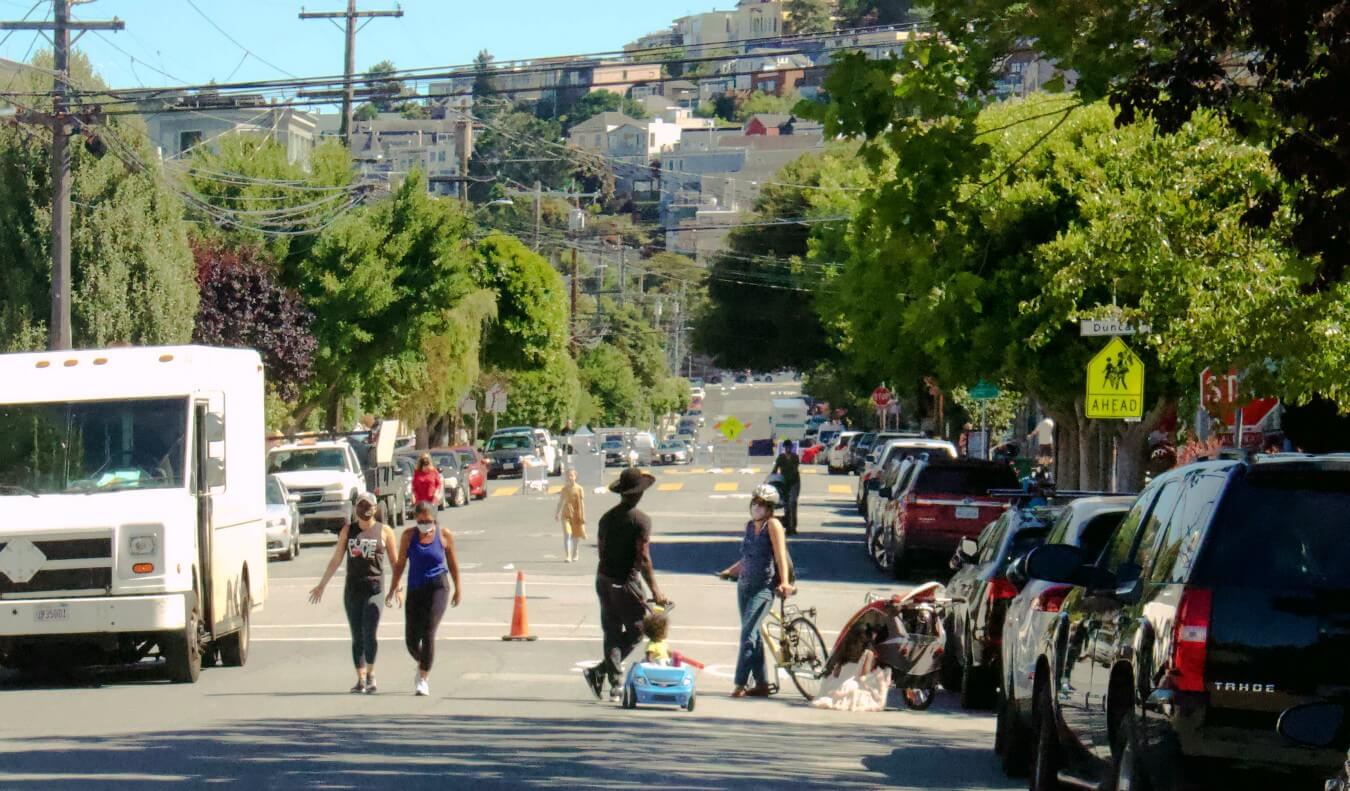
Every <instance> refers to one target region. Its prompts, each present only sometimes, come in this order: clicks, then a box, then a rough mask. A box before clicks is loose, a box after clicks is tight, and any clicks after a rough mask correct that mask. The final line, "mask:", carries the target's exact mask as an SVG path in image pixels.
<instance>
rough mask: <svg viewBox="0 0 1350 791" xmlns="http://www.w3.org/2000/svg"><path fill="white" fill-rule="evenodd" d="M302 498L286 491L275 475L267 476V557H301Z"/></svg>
mask: <svg viewBox="0 0 1350 791" xmlns="http://www.w3.org/2000/svg"><path fill="white" fill-rule="evenodd" d="M299 502H300V497H299V495H294V494H291V493H290V492H288V491H286V484H284V483H282V482H281V478H279V477H277V476H275V475H269V476H267V517H266V518H267V557H268V558H273V557H276V558H280V559H281V560H295V559H296V557H298V556H299V555H300V508H299V505H298V504H299Z"/></svg>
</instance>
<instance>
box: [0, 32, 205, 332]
mask: <svg viewBox="0 0 1350 791" xmlns="http://www.w3.org/2000/svg"><path fill="white" fill-rule="evenodd" d="M51 63H52V61H51V56H50V55H49V54H47V53H42V54H39V55H38V57H37V58H35V60H34V65H35V67H36V69H34V70H24V71H22V72H20V73H19V74H17V75H16V76H15V77H14V79H13V80H12V82H13V90H15V91H17V92H20V93H23V94H24V95H30V94H36V97H35V98H34V99H32V100H31V102H32V104H33V105H35V108H36V109H39V110H42V109H47V110H50V104H51V103H50V100H49V99H45V98H42V94H44V93H45V92H47V91H49V90H50V88H51V85H50V78H49V77H44V76H43V75H44V73H45V71H46V70H48V69H50V68H51ZM70 69H71V82H72V83H73V84H74V85H76V86H78V87H80V88H82V89H84V90H88V91H91V92H92V93H91V94H90V97H91V99H92V100H94V101H97V100H98V99H99V98H100V97H99V94H98V93H97V92H98V91H100V90H103V88H104V86H103V83H102V82H101V81H100V80H99V79H98V77H97V76H96V75H95V74H94V73H93V70H92V69H91V68H90V65H89V61H88V59H87V58H85V57H84V56H83V55H82V54H80V53H79V52H75V53H73V54H72V56H71V62H70ZM44 80H45V82H44ZM108 98H109V100H111V97H108ZM97 131H98V134H99V135H101V136H103V137H105V138H106V143H105V148H106V149H107V151H108V153H106V154H104V155H103V156H102V157H100V156H98V155H96V154H93V153H91V152H90V150H89V148H87V147H85V146H83V145H81V144H80V138H79V137H76V138H75V139H74V141H73V142H72V145H71V149H70V150H71V170H72V174H73V177H72V196H71V197H72V200H71V203H72V211H73V217H72V222H71V227H72V234H71V275H72V286H71V297H72V301H71V323H72V330H73V333H74V336H73V339H74V343H75V345H76V346H106V345H108V344H110V343H113V342H128V343H138V344H155V343H181V342H186V341H187V340H188V339H189V338H190V337H191V335H192V326H193V317H194V315H195V314H196V310H197V288H196V280H195V277H194V274H195V269H194V265H193V260H192V251H191V249H190V248H189V246H188V236H187V225H186V223H184V222H183V218H182V207H181V204H180V203H179V201H178V199H177V197H176V196H175V195H174V194H173V192H172V190H171V189H170V187H169V186H168V179H167V178H166V177H165V175H164V173H163V172H162V170H161V166H160V165H159V163H158V161H157V158H156V156H155V155H154V153H153V151H151V149H150V147H149V145H148V142H147V138H146V130H145V127H144V125H143V124H142V123H141V121H140V120H139V119H136V118H127V117H117V118H110V119H108V120H107V121H106V123H105V124H103V125H101V127H100V128H99V129H98V130H97ZM48 158H49V152H48V149H47V146H46V145H45V144H44V143H43V142H42V140H41V137H40V136H37V135H34V134H33V133H32V132H30V131H28V130H25V129H21V128H17V127H13V126H3V127H0V271H3V272H4V273H5V279H6V288H5V293H4V295H3V296H0V348H3V349H5V350H31V349H36V348H42V347H45V346H46V341H47V339H46V335H47V327H48V317H49V314H50V305H51V301H50V289H51V252H50V250H51V248H50V237H51V211H50V195H51V183H50V175H49V173H50V170H49V164H48V162H49V159H48Z"/></svg>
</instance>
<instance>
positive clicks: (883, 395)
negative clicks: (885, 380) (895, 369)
mask: <svg viewBox="0 0 1350 791" xmlns="http://www.w3.org/2000/svg"><path fill="white" fill-rule="evenodd" d="M872 403H873V404H876V405H877V409H885V408H886V406H888V405H889V404H890V403H891V391H890V390H887V389H886V385H881V386H880V387H878V388H877V389H875V390H873V391H872Z"/></svg>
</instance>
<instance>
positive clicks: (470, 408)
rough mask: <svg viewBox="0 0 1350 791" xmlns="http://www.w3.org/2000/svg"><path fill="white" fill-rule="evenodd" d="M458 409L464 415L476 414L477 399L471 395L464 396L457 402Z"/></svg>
mask: <svg viewBox="0 0 1350 791" xmlns="http://www.w3.org/2000/svg"><path fill="white" fill-rule="evenodd" d="M459 411H460V412H461V413H463V414H465V415H476V414H478V401H477V400H476V399H474V397H473V396H464V398H463V399H461V400H460V402H459Z"/></svg>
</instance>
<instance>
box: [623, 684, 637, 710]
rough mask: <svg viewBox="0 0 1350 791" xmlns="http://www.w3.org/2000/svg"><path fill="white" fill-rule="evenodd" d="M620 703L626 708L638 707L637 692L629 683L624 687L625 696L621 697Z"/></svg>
mask: <svg viewBox="0 0 1350 791" xmlns="http://www.w3.org/2000/svg"><path fill="white" fill-rule="evenodd" d="M620 704H621V705H622V706H623V707H624V708H625V709H635V708H637V693H636V692H634V691H633V688H632V687H631V686H629V685H627V684H625V685H624V687H623V697H622V698H621V699H620Z"/></svg>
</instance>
